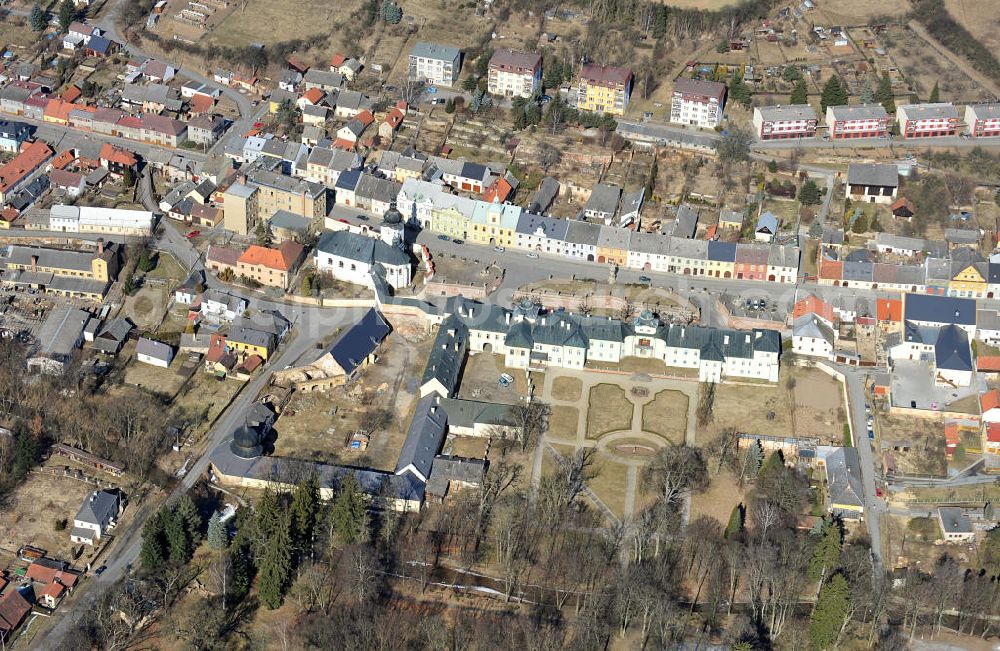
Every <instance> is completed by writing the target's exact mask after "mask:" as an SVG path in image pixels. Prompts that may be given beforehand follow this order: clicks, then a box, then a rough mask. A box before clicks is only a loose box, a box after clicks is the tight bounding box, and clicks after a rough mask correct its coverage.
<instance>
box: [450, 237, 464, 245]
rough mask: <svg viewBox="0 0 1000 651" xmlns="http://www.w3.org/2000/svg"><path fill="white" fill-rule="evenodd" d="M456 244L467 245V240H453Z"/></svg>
mask: <svg viewBox="0 0 1000 651" xmlns="http://www.w3.org/2000/svg"><path fill="white" fill-rule="evenodd" d="M452 242H453V243H454V244H465V240H460V239H458V238H457V237H456V238H455V239H453V240H452Z"/></svg>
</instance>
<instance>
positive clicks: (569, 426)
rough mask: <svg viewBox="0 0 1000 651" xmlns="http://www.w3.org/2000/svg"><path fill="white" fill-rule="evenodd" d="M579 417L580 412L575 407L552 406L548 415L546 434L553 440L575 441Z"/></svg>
mask: <svg viewBox="0 0 1000 651" xmlns="http://www.w3.org/2000/svg"><path fill="white" fill-rule="evenodd" d="M579 417H580V412H579V411H578V410H577V409H576V407H567V406H565V405H554V406H553V407H552V413H551V414H549V430H548V432H546V434H548V435H549V436H553V437H555V438H562V439H575V438H576V426H577V423H578V422H579Z"/></svg>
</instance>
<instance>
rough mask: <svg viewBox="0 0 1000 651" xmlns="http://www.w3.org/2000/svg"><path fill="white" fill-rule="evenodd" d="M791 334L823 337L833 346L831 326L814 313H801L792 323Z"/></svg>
mask: <svg viewBox="0 0 1000 651" xmlns="http://www.w3.org/2000/svg"><path fill="white" fill-rule="evenodd" d="M792 335H793V336H795V337H808V338H810V339H823V340H824V341H826V342H827V343H828V344H830V345H831V346H833V344H834V341H835V338H834V336H833V328H831V327H830V326H829V325H827V323H826V322H825V321H823V320H822V319H820V318H819V317H818V316H816V315H815V314H812V313H809V314H803V315H802V316H800V317H798V318H797V319H795V321H794V322H793V323H792Z"/></svg>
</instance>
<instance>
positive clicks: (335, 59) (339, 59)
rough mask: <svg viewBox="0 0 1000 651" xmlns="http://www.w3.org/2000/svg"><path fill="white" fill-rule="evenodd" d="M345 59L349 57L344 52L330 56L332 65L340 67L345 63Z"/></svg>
mask: <svg viewBox="0 0 1000 651" xmlns="http://www.w3.org/2000/svg"><path fill="white" fill-rule="evenodd" d="M344 61H347V57H345V56H344V55H343V54H334V55H333V56H332V57H330V67H331V68H339V67H340V66H342V65H344Z"/></svg>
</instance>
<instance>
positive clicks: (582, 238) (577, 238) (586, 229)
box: [566, 220, 601, 247]
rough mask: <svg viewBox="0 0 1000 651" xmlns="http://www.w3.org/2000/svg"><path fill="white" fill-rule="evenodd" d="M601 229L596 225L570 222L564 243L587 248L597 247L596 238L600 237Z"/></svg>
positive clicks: (577, 221) (575, 221)
mask: <svg viewBox="0 0 1000 651" xmlns="http://www.w3.org/2000/svg"><path fill="white" fill-rule="evenodd" d="M600 233H601V227H600V226H598V225H597V224H591V223H589V222H582V221H579V220H572V221H570V222H569V226H568V227H567V229H566V241H567V242H569V243H571V244H583V245H587V246H595V247H596V246H597V238H598V237H599V236H600Z"/></svg>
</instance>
